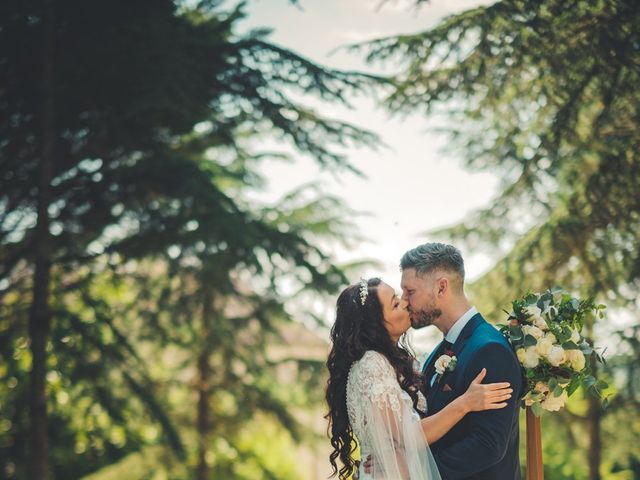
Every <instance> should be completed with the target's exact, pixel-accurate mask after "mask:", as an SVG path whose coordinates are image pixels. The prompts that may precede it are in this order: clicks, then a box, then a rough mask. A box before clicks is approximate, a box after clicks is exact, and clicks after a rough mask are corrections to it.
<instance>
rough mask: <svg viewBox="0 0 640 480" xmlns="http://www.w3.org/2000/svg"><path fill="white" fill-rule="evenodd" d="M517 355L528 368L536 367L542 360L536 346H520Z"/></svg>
mask: <svg viewBox="0 0 640 480" xmlns="http://www.w3.org/2000/svg"><path fill="white" fill-rule="evenodd" d="M516 355H517V356H518V360H519V361H520V363H521V364H522V365H523V366H524V367H526V368H535V367H537V366H538V363H539V362H540V357H539V355H538V352H536V348H535V347H528V348H519V349H518V351H517V352H516Z"/></svg>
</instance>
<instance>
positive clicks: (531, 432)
mask: <svg viewBox="0 0 640 480" xmlns="http://www.w3.org/2000/svg"><path fill="white" fill-rule="evenodd" d="M526 480H544V467H543V466H542V436H541V430H540V417H536V416H535V415H534V413H533V411H532V410H531V407H527V479H526Z"/></svg>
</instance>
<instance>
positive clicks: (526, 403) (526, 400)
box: [522, 392, 536, 407]
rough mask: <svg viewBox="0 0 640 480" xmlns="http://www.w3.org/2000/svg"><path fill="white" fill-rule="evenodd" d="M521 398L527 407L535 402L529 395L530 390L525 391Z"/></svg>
mask: <svg viewBox="0 0 640 480" xmlns="http://www.w3.org/2000/svg"><path fill="white" fill-rule="evenodd" d="M522 399H523V400H524V404H525V405H526V406H527V407H530V406H531V405H533V404H534V403H536V401H535V400H534V399H533V398H532V396H531V392H529V393H527V394H526V395H525V396H524V397H522Z"/></svg>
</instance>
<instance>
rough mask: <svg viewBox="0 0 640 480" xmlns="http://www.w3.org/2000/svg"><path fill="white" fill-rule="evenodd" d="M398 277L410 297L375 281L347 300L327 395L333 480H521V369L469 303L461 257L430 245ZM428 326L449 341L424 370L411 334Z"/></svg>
mask: <svg viewBox="0 0 640 480" xmlns="http://www.w3.org/2000/svg"><path fill="white" fill-rule="evenodd" d="M400 268H401V270H402V280H401V288H402V296H400V297H399V296H398V295H397V294H396V292H395V290H394V289H393V288H392V287H391V286H389V285H387V284H386V283H384V282H382V281H381V280H380V279H378V278H370V279H368V280H361V281H360V283H357V284H354V285H351V286H349V287H347V288H346V289H345V290H344V291H343V292H342V293H341V294H340V296H339V297H338V300H337V311H336V321H335V324H334V325H333V327H332V329H331V341H332V348H331V351H330V353H329V358H328V360H327V367H328V369H329V380H328V383H327V391H326V399H327V403H328V405H329V413H328V414H327V418H328V419H329V425H330V427H329V431H330V439H331V446H332V447H333V451H332V453H331V454H330V457H329V459H330V462H331V465H332V467H333V475H334V476H335V475H336V474H337V475H338V477H339V479H340V480H344V479H348V478H357V479H359V480H440V479H443V480H459V479H474V480H512V479H520V478H521V474H520V461H519V457H518V447H519V428H518V418H519V409H518V407H519V403H520V401H519V400H520V396H521V391H522V387H523V381H522V372H521V368H520V365H519V363H518V360H517V358H516V355H515V353H514V352H513V350H512V348H511V346H510V344H509V343H508V341H507V340H506V339H505V338H504V337H503V336H502V334H501V333H500V332H499V331H498V330H497V329H496V328H495V327H493V326H492V325H490V324H489V323H487V321H486V320H485V319H484V318H483V317H482V315H481V314H480V313H479V312H478V311H477V310H476V309H475V308H474V307H473V306H472V305H471V303H470V302H469V300H468V299H467V297H466V295H465V293H464V261H463V259H462V255H461V254H460V251H459V250H458V249H457V248H455V247H453V246H451V245H445V244H442V243H426V244H424V245H420V246H418V247H416V248H414V249H412V250H409V251H408V252H407V253H405V254H404V256H403V257H402V260H401V261H400ZM429 325H434V326H435V327H437V328H438V329H439V330H440V331H441V332H442V333H443V334H444V338H443V340H442V342H441V343H440V344H439V345H438V347H437V348H436V349H435V350H434V351H433V352H431V355H430V356H429V358H428V359H427V361H426V362H425V364H424V365H423V366H422V368H421V369H419V370H417V369H416V366H417V364H416V360H415V357H414V356H413V354H412V353H411V349H410V347H409V346H408V345H407V343H406V339H405V336H404V334H405V332H406V331H407V330H408V329H409V327H413V328H422V327H426V326H429ZM356 442H357V444H358V445H359V446H360V453H361V458H362V461H361V462H357V461H356V460H355V459H354V458H353V451H354V450H355V446H356ZM338 461H339V463H340V464H341V466H340V467H339V464H338Z"/></svg>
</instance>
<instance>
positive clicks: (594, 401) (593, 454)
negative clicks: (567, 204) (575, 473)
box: [587, 360, 602, 480]
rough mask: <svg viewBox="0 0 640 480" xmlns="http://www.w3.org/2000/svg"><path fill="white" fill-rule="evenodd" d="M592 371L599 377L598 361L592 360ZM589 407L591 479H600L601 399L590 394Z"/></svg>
mask: <svg viewBox="0 0 640 480" xmlns="http://www.w3.org/2000/svg"><path fill="white" fill-rule="evenodd" d="M591 368H592V372H593V375H594V376H595V377H596V378H597V374H598V372H597V363H596V361H595V360H593V361H592V365H591ZM588 398H589V409H588V411H587V425H588V427H587V428H588V431H589V453H588V459H587V460H588V462H589V480H600V479H601V477H600V462H601V459H602V431H601V423H602V405H601V403H600V399H599V398H596V397H594V396H593V395H589V397H588Z"/></svg>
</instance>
